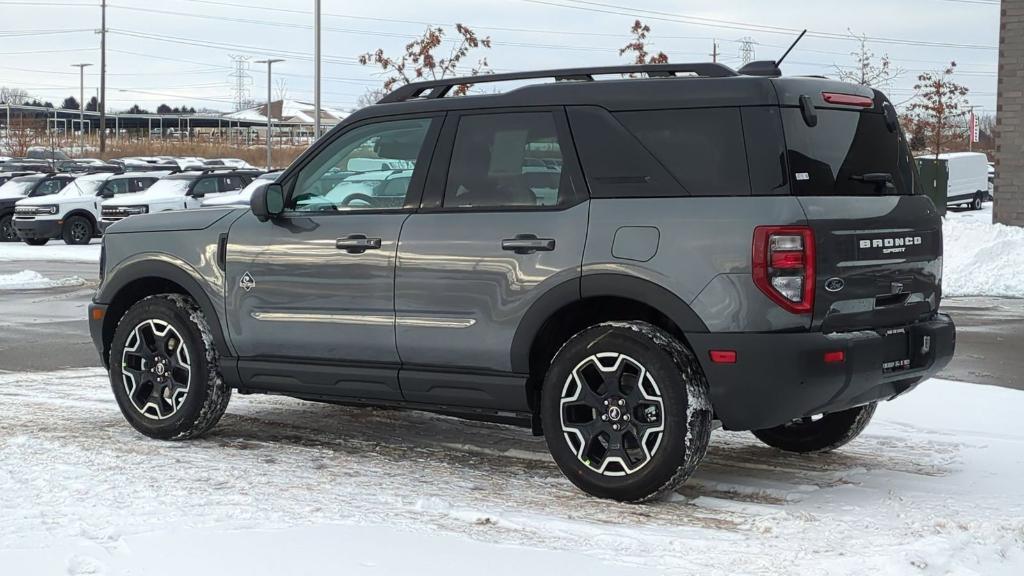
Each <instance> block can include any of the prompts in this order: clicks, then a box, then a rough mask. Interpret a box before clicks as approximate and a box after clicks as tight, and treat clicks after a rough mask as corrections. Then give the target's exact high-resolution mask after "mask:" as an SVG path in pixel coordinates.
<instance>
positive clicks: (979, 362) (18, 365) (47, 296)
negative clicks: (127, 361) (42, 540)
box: [0, 260, 1024, 390]
mask: <svg viewBox="0 0 1024 576" xmlns="http://www.w3.org/2000/svg"><path fill="white" fill-rule="evenodd" d="M22 270H34V271H36V272H39V273H40V274H42V275H43V276H46V277H47V278H51V279H61V278H67V277H70V276H78V277H81V278H83V279H85V280H86V284H85V285H83V286H76V287H65V288H47V289H39V290H2V291H0V370H3V371H40V370H56V369H60V368H80V367H89V366H98V365H99V360H98V358H97V356H96V350H95V348H93V345H92V340H91V339H90V338H89V326H88V322H87V321H86V306H87V305H88V303H89V300H90V299H91V298H92V295H93V291H94V289H95V286H96V283H97V281H98V271H97V266H96V264H95V263H77V262H55V261H50V260H46V261H18V262H0V274H13V273H16V272H20V271H22ZM942 308H943V311H944V312H946V313H947V314H949V315H950V316H952V317H953V320H954V321H955V322H956V325H957V351H956V356H955V357H954V358H953V361H952V362H951V363H950V365H949V366H948V367H947V368H946V370H944V371H943V372H942V373H941V374H940V375H939V376H940V377H942V378H948V379H950V380H959V381H963V382H975V383H978V384H991V385H996V386H1005V387H1008V388H1016V389H1018V390H1024V300H1013V299H1005V298H946V299H945V300H943V304H942Z"/></svg>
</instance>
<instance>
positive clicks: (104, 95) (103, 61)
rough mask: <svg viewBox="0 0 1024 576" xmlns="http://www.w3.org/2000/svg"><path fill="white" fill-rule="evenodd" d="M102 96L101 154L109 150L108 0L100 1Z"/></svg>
mask: <svg viewBox="0 0 1024 576" xmlns="http://www.w3.org/2000/svg"><path fill="white" fill-rule="evenodd" d="M100 9H101V11H102V12H101V13H102V16H101V17H100V98H99V101H98V102H96V110H97V111H99V113H100V155H101V156H102V155H103V153H104V152H106V151H107V0H102V1H101V2H100Z"/></svg>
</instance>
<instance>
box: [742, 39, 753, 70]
mask: <svg viewBox="0 0 1024 576" xmlns="http://www.w3.org/2000/svg"><path fill="white" fill-rule="evenodd" d="M740 60H741V61H743V63H744V64H750V63H751V62H753V61H754V39H753V38H751V37H750V36H744V37H743V38H740Z"/></svg>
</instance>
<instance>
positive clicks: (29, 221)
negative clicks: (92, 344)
mask: <svg viewBox="0 0 1024 576" xmlns="http://www.w3.org/2000/svg"><path fill="white" fill-rule="evenodd" d="M187 160H188V159H180V158H176V159H171V160H166V159H159V158H152V159H144V160H142V159H140V160H134V159H133V160H131V161H129V160H128V159H121V160H120V162H123V164H122V168H121V170H119V171H108V170H106V169H103V170H89V171H85V172H79V173H68V172H28V171H18V170H16V171H2V172H0V240H2V241H6V242H11V241H18V240H21V241H22V242H25V243H26V244H30V245H33V246H39V245H43V244H46V243H47V242H49V241H50V240H53V239H58V238H59V239H63V240H64V242H65V243H67V244H88V243H89V242H90V241H91V240H92V239H93V238H96V237H98V236H100V235H102V234H103V232H104V230H105V229H106V228H107V227H108V226H110V225H111V224H114V223H115V222H118V221H120V220H123V219H125V218H128V217H131V216H135V215H139V214H151V213H155V212H166V211H171V210H191V209H195V208H201V207H207V206H248V205H249V199H250V198H251V196H252V194H253V192H254V191H255V190H257V189H258V188H260V187H262V186H265V185H267V184H269V183H271V182H273V181H275V180H276V178H277V176H278V175H279V174H280V172H269V173H263V172H261V171H260V170H257V169H254V168H251V167H236V166H230V165H223V166H217V165H211V164H210V161H208V160H206V161H204V164H203V165H199V166H186V167H184V168H181V167H178V166H177V165H176V164H178V163H182V162H186V161H187ZM135 161H138V162H145V163H146V164H147V166H161V167H162V169H159V170H155V169H147V170H137V169H135V168H134V167H133V166H132V163H133V162H135ZM538 162H539V161H538ZM225 163H226V164H230V162H227V161H225ZM414 169H415V165H414V163H413V162H411V161H408V160H394V159H388V158H367V157H356V158H351V159H350V160H348V162H347V163H346V164H345V165H344V166H336V167H332V168H331V169H330V170H328V171H327V172H326V173H324V174H323V175H322V177H321V178H320V180H319V181H318V183H317V191H316V192H315V193H310V194H307V195H306V196H305V197H302V198H297V199H296V201H297V203H298V204H299V205H300V206H302V209H303V210H306V211H313V212H319V211H325V212H326V211H336V210H339V209H344V208H340V207H351V208H361V207H362V208H365V207H370V206H373V207H388V206H393V207H400V206H401V205H402V202H404V199H405V191H406V189H407V188H408V186H409V182H410V180H411V178H412V174H413V171H414ZM524 170H525V171H526V172H527V174H526V176H527V177H528V180H529V182H530V185H531V186H533V187H534V189H536V190H538V191H539V192H538V194H541V195H542V196H544V197H545V198H546V197H547V196H553V194H554V192H555V191H556V190H557V188H558V185H559V171H558V169H557V168H552V167H551V166H548V165H545V164H540V163H538V165H536V166H534V165H530V166H527V167H524ZM550 202H551V203H553V199H551V200H550Z"/></svg>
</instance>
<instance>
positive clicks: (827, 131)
mask: <svg viewBox="0 0 1024 576" xmlns="http://www.w3.org/2000/svg"><path fill="white" fill-rule="evenodd" d="M816 112H817V116H818V123H817V125H816V126H813V127H812V126H808V125H807V123H806V122H804V119H803V115H802V114H801V112H800V110H799V109H798V108H784V109H783V111H782V118H783V124H784V126H785V130H786V147H787V149H788V150H787V153H788V156H789V167H790V173H791V176H792V182H793V192H794V193H795V194H797V195H800V196H873V195H876V196H877V195H896V194H913V193H914V192H913V191H914V187H915V174H914V166H913V161H912V159H911V156H910V151H909V149H908V147H907V146H906V141H905V139H904V138H903V137H902V136H901V132H900V130H899V129H898V128H897V129H896V130H890V129H889V126H888V124H887V122H886V119H885V116H884V115H882V114H879V113H877V112H861V111H852V110H830V109H822V108H819V109H818V110H817V111H816ZM879 175H882V176H883V177H888V178H890V179H891V182H890V183H889V184H886V183H885V181H884V180H882V181H879Z"/></svg>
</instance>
